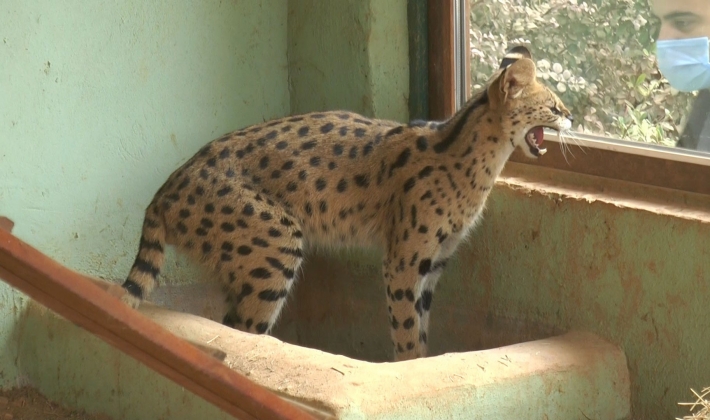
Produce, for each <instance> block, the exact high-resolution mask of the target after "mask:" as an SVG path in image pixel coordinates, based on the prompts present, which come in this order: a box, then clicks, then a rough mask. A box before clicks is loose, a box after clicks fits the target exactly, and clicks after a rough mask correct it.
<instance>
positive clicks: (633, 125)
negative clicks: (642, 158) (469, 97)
mask: <svg viewBox="0 0 710 420" xmlns="http://www.w3.org/2000/svg"><path fill="white" fill-rule="evenodd" d="M469 17H470V30H469V41H470V42H469V46H470V60H471V61H470V72H471V85H472V86H471V87H473V89H474V90H476V89H478V88H480V87H481V86H482V85H483V84H484V83H485V82H486V80H487V79H488V77H490V75H491V74H492V73H493V72H494V71H495V70H496V69H497V67H498V63H499V60H500V57H502V56H503V55H504V54H505V51H506V50H507V49H508V48H510V47H511V46H513V45H520V44H522V45H526V46H527V47H528V48H529V49H530V51H531V52H532V54H533V59H534V60H535V62H536V63H537V66H538V75H539V76H540V77H541V78H543V79H545V80H546V81H547V83H548V85H549V86H550V87H551V88H552V89H553V90H554V91H555V92H556V93H557V94H558V95H559V96H560V98H561V99H562V101H564V103H565V104H566V105H567V107H568V108H569V109H570V110H571V111H572V112H573V114H574V115H575V116H577V117H578V118H577V119H576V120H575V126H574V127H573V130H575V131H578V132H581V133H587V134H595V135H602V136H608V137H613V138H619V139H623V140H631V141H636V142H643V143H651V144H659V145H664V146H675V145H676V143H677V141H678V139H679V137H680V135H681V133H682V131H683V128H684V127H685V124H686V122H687V118H688V115H689V112H690V108H691V105H692V104H693V101H694V99H695V96H696V93H684V92H679V91H677V90H676V89H674V88H672V87H671V85H670V84H669V83H668V81H667V80H666V79H664V77H663V76H662V75H661V73H660V72H659V70H658V66H657V63H656V57H655V38H656V36H657V34H658V30H659V27H660V22H659V21H658V19H657V18H656V17H655V16H654V15H653V14H652V13H651V9H650V7H649V5H648V3H647V2H646V0H615V1H600V0H598V1H591V2H578V1H576V0H551V1H535V0H495V1H483V0H469Z"/></svg>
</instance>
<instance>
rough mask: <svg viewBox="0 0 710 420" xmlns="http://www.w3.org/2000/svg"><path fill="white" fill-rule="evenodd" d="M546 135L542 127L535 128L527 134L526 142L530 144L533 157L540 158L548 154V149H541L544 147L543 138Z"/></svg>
mask: <svg viewBox="0 0 710 420" xmlns="http://www.w3.org/2000/svg"><path fill="white" fill-rule="evenodd" d="M544 135H545V133H544V131H543V128H542V126H537V127H533V128H532V129H530V131H528V132H527V134H525V142H526V143H527V144H528V147H529V148H530V153H532V154H533V156H537V157H540V156H542V155H544V154H545V152H547V149H545V148H541V147H540V146H542V138H543V137H544Z"/></svg>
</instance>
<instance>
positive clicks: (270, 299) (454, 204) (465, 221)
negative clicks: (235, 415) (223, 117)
mask: <svg viewBox="0 0 710 420" xmlns="http://www.w3.org/2000/svg"><path fill="white" fill-rule="evenodd" d="M516 59H517V61H515V62H514V63H513V64H511V65H509V66H507V67H506V68H504V69H501V70H500V71H498V72H497V73H496V74H495V75H494V77H493V78H492V81H491V82H490V83H489V85H488V87H487V92H486V91H483V92H480V93H479V94H478V95H476V97H474V98H473V99H471V100H470V101H469V102H468V103H467V104H466V105H465V106H464V108H463V109H462V110H461V111H459V112H458V113H457V114H456V115H455V116H454V117H452V118H451V119H450V120H448V121H446V122H443V123H436V122H430V123H418V124H417V123H413V124H410V125H401V124H399V123H396V122H391V121H382V120H376V119H369V118H365V117H363V116H360V115H357V114H354V113H351V112H345V111H336V112H321V113H311V114H307V115H302V116H297V117H286V118H282V119H278V120H274V121H269V122H266V123H263V124H259V125H256V126H252V127H248V128H245V129H243V130H239V131H236V132H233V133H230V134H227V135H225V136H223V137H222V138H220V139H217V140H215V141H213V142H211V143H209V144H208V145H206V146H205V147H204V148H203V149H202V150H201V151H200V152H199V153H197V154H196V155H195V156H194V157H193V158H192V159H190V160H189V161H188V162H187V163H185V164H184V165H183V166H182V167H181V168H180V169H178V170H177V171H176V172H175V173H173V174H172V175H171V176H170V177H169V179H168V180H167V182H166V183H165V184H164V185H163V187H162V188H161V189H160V190H159V191H158V193H157V194H156V195H155V198H154V199H153V201H152V202H151V204H150V205H149V207H148V209H147V211H146V219H145V223H144V227H143V237H142V238H141V246H140V250H139V253H138V258H137V260H136V264H134V267H133V268H132V270H131V272H130V274H129V276H128V280H127V281H126V283H124V288H126V290H128V291H129V292H131V293H132V296H131V295H128V296H129V297H128V298H127V299H125V300H126V301H127V302H128V303H129V304H131V305H134V306H135V305H137V304H138V303H139V300H140V298H145V297H146V296H147V295H148V294H149V293H150V291H151V289H152V288H153V287H154V285H155V277H156V276H157V274H158V271H159V269H160V267H161V265H162V262H163V247H164V245H165V244H170V245H174V246H176V247H177V248H178V249H179V250H180V251H182V252H185V253H187V254H189V255H191V256H192V257H193V258H194V259H195V260H196V261H199V262H200V263H201V264H202V265H203V266H205V267H207V268H209V269H211V270H213V272H214V273H215V275H217V276H219V277H220V278H221V279H222V280H223V281H224V282H225V285H226V287H227V290H228V299H229V300H230V302H231V303H232V309H231V310H230V312H229V313H228V314H227V315H226V316H225V319H224V322H225V324H227V325H231V326H233V327H235V328H238V329H240V330H244V331H250V332H257V333H268V332H269V331H270V329H271V327H272V326H273V325H274V323H275V322H276V319H277V317H278V315H279V312H280V310H281V308H282V306H283V303H284V300H285V297H286V296H287V295H288V292H289V290H290V288H291V286H292V284H293V282H294V281H295V275H296V273H297V272H298V270H299V267H300V265H301V262H302V260H303V249H304V246H305V245H306V242H308V243H312V244H327V245H335V246H338V245H369V246H377V247H380V248H381V249H382V250H383V251H384V258H383V275H384V281H385V284H386V288H387V302H388V308H389V312H390V324H391V326H392V329H391V331H392V340H393V346H394V350H395V358H396V359H397V360H406V359H411V358H415V357H421V356H425V354H426V341H427V337H426V334H427V328H428V322H429V310H430V305H431V298H432V296H433V291H434V288H435V286H436V283H437V281H438V278H439V276H440V274H441V272H442V271H443V268H444V266H445V264H446V261H447V259H448V258H449V257H450V256H451V255H452V254H453V252H454V251H455V250H456V248H457V246H458V245H459V243H460V242H461V240H462V239H463V238H464V237H465V236H466V234H467V232H468V231H469V230H470V229H471V228H472V227H473V226H474V225H475V223H476V221H477V220H478V218H479V216H480V214H481V211H482V209H483V206H484V203H485V201H486V198H487V197H488V194H489V192H490V190H491V188H492V187H493V184H494V181H495V179H496V177H497V176H498V174H499V173H500V171H501V170H502V169H503V166H504V164H505V162H506V161H507V159H508V157H509V156H510V154H511V153H512V152H513V150H514V148H515V147H517V146H520V147H522V148H523V150H524V151H525V152H526V153H527V154H528V155H531V152H530V150H528V146H527V144H526V143H525V140H524V136H525V134H526V133H527V132H528V130H530V129H531V128H533V127H535V126H546V127H551V128H554V129H558V130H560V129H566V128H569V127H568V125H569V121H568V120H567V117H568V116H569V111H567V109H566V108H565V107H564V105H563V104H562V103H561V101H560V100H559V99H558V98H557V97H556V96H555V95H554V94H553V93H552V92H551V91H550V90H548V89H547V88H546V87H544V86H543V85H542V84H540V83H538V82H537V79H536V78H535V66H534V64H533V62H532V61H531V60H530V59H528V58H525V57H524V58H518V57H516ZM531 156H532V155H531Z"/></svg>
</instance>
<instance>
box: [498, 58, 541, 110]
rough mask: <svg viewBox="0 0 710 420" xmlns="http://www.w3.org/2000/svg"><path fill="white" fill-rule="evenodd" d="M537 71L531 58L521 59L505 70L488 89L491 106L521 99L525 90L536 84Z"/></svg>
mask: <svg viewBox="0 0 710 420" xmlns="http://www.w3.org/2000/svg"><path fill="white" fill-rule="evenodd" d="M535 71H536V69H535V63H533V61H532V60H531V59H529V58H520V59H518V60H516V61H515V62H513V63H512V64H510V65H509V66H508V67H506V68H505V69H503V70H502V71H501V73H500V74H499V76H498V77H497V78H496V79H495V80H494V81H493V83H491V84H490V86H489V87H488V97H489V99H490V101H491V106H493V107H494V108H495V107H497V106H501V105H503V104H504V103H505V102H506V101H507V100H510V99H516V98H518V97H520V95H521V94H522V93H523V91H524V90H525V88H527V87H529V86H530V85H532V84H533V83H535Z"/></svg>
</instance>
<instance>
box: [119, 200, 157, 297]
mask: <svg viewBox="0 0 710 420" xmlns="http://www.w3.org/2000/svg"><path fill="white" fill-rule="evenodd" d="M165 232H166V231H165V223H164V219H163V215H162V212H161V211H160V209H159V208H158V205H157V203H156V201H153V202H152V203H151V204H150V205H149V206H148V208H147V209H146V211H145V219H143V231H142V234H141V240H140V244H139V245H138V255H137V256H136V260H135V262H134V263H133V267H131V271H130V272H129V273H128V277H127V278H126V281H124V282H123V284H122V285H121V287H123V288H124V289H125V290H126V292H127V293H126V294H125V295H124V296H123V298H122V300H123V301H124V302H125V303H127V304H128V305H130V306H131V307H133V308H136V307H138V305H139V304H140V302H141V301H142V300H143V299H144V298H146V297H147V296H148V294H149V293H150V292H151V291H152V290H153V288H154V287H155V284H156V279H157V277H158V275H159V274H160V269H161V267H162V266H163V261H164V260H165Z"/></svg>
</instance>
